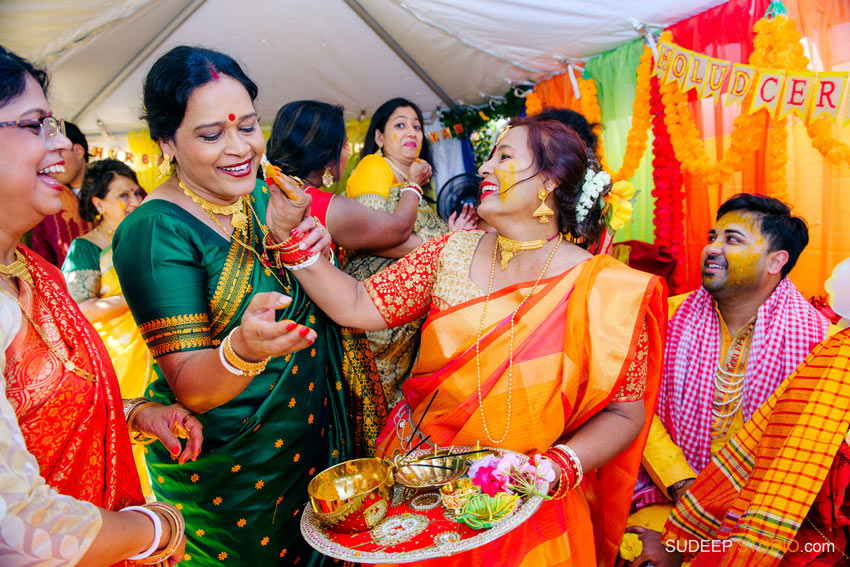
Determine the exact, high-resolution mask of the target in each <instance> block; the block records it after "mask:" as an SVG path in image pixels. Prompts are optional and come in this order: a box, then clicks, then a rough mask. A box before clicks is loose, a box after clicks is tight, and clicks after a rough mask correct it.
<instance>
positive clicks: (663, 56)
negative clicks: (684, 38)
mask: <svg viewBox="0 0 850 567" xmlns="http://www.w3.org/2000/svg"><path fill="white" fill-rule="evenodd" d="M671 55H673V46H672V45H670V44H669V43H667V42H666V41H662V42H660V43H659V44H658V56H657V57H656V58H655V67H654V68H653V69H652V73H653V74H654V75H655V76H656V77H658V79H659V80H664V77H665V76H667V69H669V68H670V57H671Z"/></svg>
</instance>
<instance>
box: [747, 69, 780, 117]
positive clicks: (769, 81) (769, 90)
mask: <svg viewBox="0 0 850 567" xmlns="http://www.w3.org/2000/svg"><path fill="white" fill-rule="evenodd" d="M784 84H785V71H782V70H780V69H764V70H762V71H761V72H760V73H759V78H758V81H757V82H756V90H755V92H754V93H753V101H752V103H751V104H750V114H755V113H756V112H758V111H759V110H761V109H762V108H766V109H767V111H768V113H769V114H770V115H771V116H775V115H776V109H777V108H779V100H780V98H781V96H782V87H783V85H784Z"/></svg>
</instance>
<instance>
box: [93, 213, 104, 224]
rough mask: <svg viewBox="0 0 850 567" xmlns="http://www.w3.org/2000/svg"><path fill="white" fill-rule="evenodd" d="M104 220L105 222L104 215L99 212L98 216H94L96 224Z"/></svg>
mask: <svg viewBox="0 0 850 567" xmlns="http://www.w3.org/2000/svg"><path fill="white" fill-rule="evenodd" d="M102 220H103V213H101V212H100V211H98V212H97V214H96V215H95V216H94V222H100V221H102Z"/></svg>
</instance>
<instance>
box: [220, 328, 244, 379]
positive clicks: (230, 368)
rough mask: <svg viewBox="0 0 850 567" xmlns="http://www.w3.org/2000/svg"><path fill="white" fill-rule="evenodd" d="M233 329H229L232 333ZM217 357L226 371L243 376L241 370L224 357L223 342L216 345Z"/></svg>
mask: <svg viewBox="0 0 850 567" xmlns="http://www.w3.org/2000/svg"><path fill="white" fill-rule="evenodd" d="M235 330H236V327H234V328H233V331H235ZM233 331H230V332H231V334H232V333H233ZM229 336H230V335H228V337H229ZM222 343H224V341H222ZM218 359H219V361H221V365H222V366H224V369H225V370H227V371H228V372H230V373H231V374H235V375H236V376H245V373H244V372H242V371H241V370H239V369H238V368H236V367H235V366H233V365H231V364H230V363H229V362H227V360H225V358H224V344H222V345H219V347H218Z"/></svg>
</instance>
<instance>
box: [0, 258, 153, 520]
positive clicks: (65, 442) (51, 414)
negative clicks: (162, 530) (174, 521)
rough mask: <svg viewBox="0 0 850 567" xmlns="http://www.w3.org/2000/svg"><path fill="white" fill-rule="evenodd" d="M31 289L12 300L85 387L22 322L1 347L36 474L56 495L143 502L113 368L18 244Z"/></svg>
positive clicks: (57, 277)
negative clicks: (75, 369)
mask: <svg viewBox="0 0 850 567" xmlns="http://www.w3.org/2000/svg"><path fill="white" fill-rule="evenodd" d="M18 249H19V250H20V251H21V252H22V253H23V254H24V257H25V258H26V262H27V268H28V270H29V273H30V275H31V276H32V279H33V283H34V286H30V285H29V284H28V283H26V282H24V281H22V280H21V281H20V282H19V286H20V293H19V300H20V302H21V305H22V306H23V307H24V309H26V310H27V312H28V313H29V315H30V317H32V319H33V320H34V321H36V323H37V324H38V325H39V327H40V328H41V329H42V331H43V332H44V334H45V336H46V337H47V338H48V340H50V341H51V343H52V345H53V347H54V348H56V349H57V350H58V351H59V352H61V353H63V355H64V356H66V357H67V358H68V359H69V360H71V361H72V362H73V363H74V364H75V365H76V366H77V367H78V368H83V369H85V370H86V371H87V372H89V373H90V374H92V375H94V377H95V381H94V382H91V381H89V380H87V379H84V378H82V377H80V376H78V375H77V374H75V373H73V372H70V371H69V370H67V369H66V368H65V366H64V365H63V364H62V362H61V361H60V360H59V358H58V357H57V356H56V355H55V354H53V353H52V352H50V350H48V348H47V347H46V345H45V344H44V341H43V340H42V339H41V338H40V337H39V335H38V334H37V333H36V331H35V330H34V329H33V328H32V326H31V325H30V324H29V323H28V322H27V321H26V320H25V321H24V322H23V324H22V325H21V329H20V330H19V332H18V334H17V335H16V336H15V338H14V340H13V341H12V344H11V345H10V346H9V348H8V349H7V350H6V370H5V376H6V383H7V389H6V395H7V397H8V399H9V402H10V403H11V404H12V407H13V408H14V409H15V415H16V417H17V418H18V423H19V424H20V426H21V431H22V432H23V435H24V439H25V441H26V444H27V449H28V450H29V452H30V453H32V454H33V455H35V458H36V460H37V461H38V464H39V469H40V473H41V475H42V476H43V477H44V478H45V480H46V481H47V483H48V484H49V485H50V486H52V487H53V488H55V489H56V490H57V491H59V492H60V493H62V494H67V495H69V496H73V497H74V498H77V499H79V500H85V501H87V502H91V503H92V504H95V505H96V506H100V507H103V508H107V509H110V510H120V509H121V508H124V507H126V506H130V505H137V504H141V503H144V497H143V496H142V490H141V486H140V484H139V477H138V475H137V473H136V468H135V463H134V461H133V454H132V451H131V448H130V437H129V434H128V432H127V425H126V423H125V421H124V412H123V408H122V402H121V393H120V390H119V388H118V381H117V379H116V377H115V371H114V370H113V368H112V363H111V361H110V360H109V355H108V353H107V352H106V347H104V345H103V342H102V341H101V339H100V337H99V336H98V334H97V332H96V331H95V330H94V328H93V327H92V326H91V324H90V323H89V322H88V320H87V319H86V318H85V317H84V316H83V314H82V313H81V312H80V310H79V308H78V307H77V304H76V303H74V301H73V300H72V299H71V297H70V296H69V295H68V292H67V291H66V289H65V281H64V279H63V278H62V274H61V273H60V272H59V270H58V269H57V268H55V267H54V266H52V265H50V264H48V263H47V262H46V261H45V260H44V259H43V258H41V257H40V256H38V255H37V254H35V253H34V252H32V251H31V250H29V249H27V248H26V247H24V246H22V245H19V246H18Z"/></svg>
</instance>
